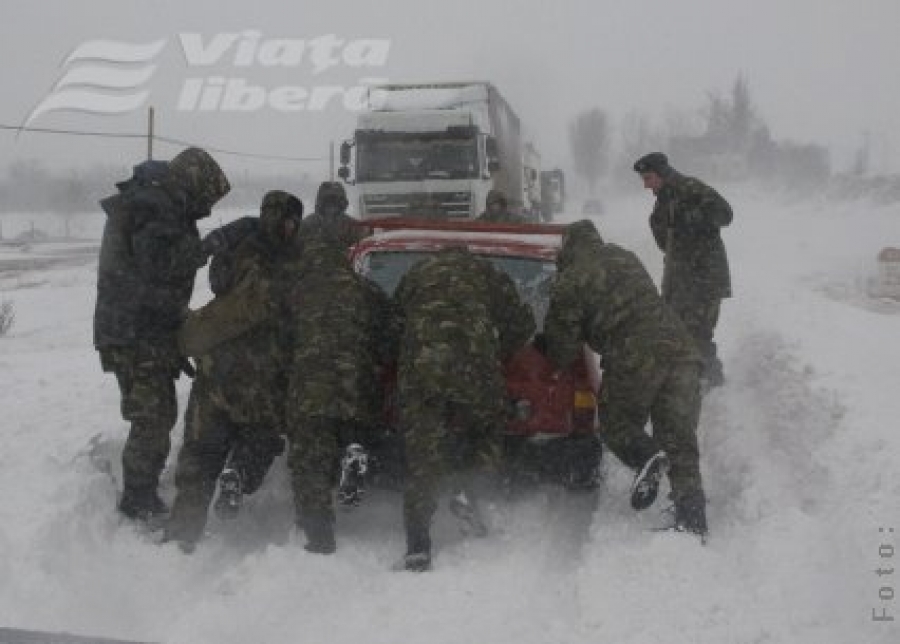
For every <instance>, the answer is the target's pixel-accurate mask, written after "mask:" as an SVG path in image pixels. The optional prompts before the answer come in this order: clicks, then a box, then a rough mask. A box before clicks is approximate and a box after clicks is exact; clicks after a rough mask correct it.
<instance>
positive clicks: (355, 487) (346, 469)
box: [337, 443, 369, 507]
mask: <svg viewBox="0 0 900 644" xmlns="http://www.w3.org/2000/svg"><path fill="white" fill-rule="evenodd" d="M368 471H369V455H368V453H367V452H366V450H365V448H364V447H363V446H362V445H360V444H359V443H352V444H350V445H348V446H347V449H346V450H345V451H344V456H343V458H341V478H340V482H339V483H338V491H337V501H338V503H339V504H340V505H343V506H347V507H354V506H357V505H359V504H360V503H361V502H362V499H363V497H364V496H365V494H366V474H367V473H368Z"/></svg>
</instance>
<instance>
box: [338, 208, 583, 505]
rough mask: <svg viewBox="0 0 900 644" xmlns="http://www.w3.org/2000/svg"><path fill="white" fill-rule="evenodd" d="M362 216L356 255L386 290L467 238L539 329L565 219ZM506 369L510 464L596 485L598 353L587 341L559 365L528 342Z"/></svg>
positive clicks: (520, 470) (524, 472)
mask: <svg viewBox="0 0 900 644" xmlns="http://www.w3.org/2000/svg"><path fill="white" fill-rule="evenodd" d="M360 223H361V224H362V225H364V226H366V227H367V228H369V229H370V230H371V231H372V234H371V235H370V236H368V237H366V238H364V239H363V240H361V241H360V242H359V243H357V244H356V246H355V247H354V248H353V249H352V251H351V260H352V262H353V265H354V267H355V269H356V270H357V272H359V273H361V274H363V275H365V276H367V277H368V278H370V279H372V280H373V281H375V282H376V283H377V284H378V285H379V286H381V287H382V288H383V289H384V291H385V292H386V293H387V294H388V295H392V294H393V292H394V290H395V289H396V288H397V285H398V284H399V282H400V279H401V278H402V277H403V275H404V274H405V273H406V271H407V270H409V268H410V267H411V266H412V265H413V264H415V263H416V262H418V261H420V260H422V259H424V258H426V257H428V256H429V255H431V254H433V253H435V252H437V251H439V250H440V249H442V248H444V247H445V246H448V245H452V246H459V245H460V244H464V245H465V246H467V247H468V249H469V251H470V252H472V253H474V254H476V255H479V256H481V257H484V258H485V259H488V260H490V261H491V262H492V263H493V264H494V265H495V266H496V267H498V268H500V269H501V270H503V271H504V272H505V273H506V274H508V275H509V276H510V277H511V278H512V279H513V281H514V282H515V284H516V286H517V287H518V289H519V294H520V295H521V296H522V298H523V299H524V300H525V301H526V302H527V303H528V304H529V305H530V306H531V308H532V311H533V312H534V317H535V322H536V323H537V328H538V331H540V330H541V329H542V327H543V320H544V316H545V314H546V312H547V305H548V303H549V292H550V283H551V280H552V278H553V276H554V274H555V273H556V263H555V259H556V254H557V252H558V250H559V247H560V243H561V236H562V232H563V230H564V227H563V226H558V225H552V224H495V223H487V222H480V221H469V220H466V221H446V220H430V219H428V220H421V219H420V220H415V219H406V218H385V219H378V220H366V221H363V222H360ZM505 373H506V387H507V392H508V394H509V401H510V403H509V405H510V414H509V418H510V420H509V421H508V423H507V425H506V427H502V428H499V430H500V431H501V432H503V435H504V444H505V449H506V456H507V459H508V460H507V463H508V465H509V470H510V472H511V473H512V474H513V475H514V476H522V477H527V478H533V477H540V478H541V479H542V480H546V479H547V478H549V479H551V480H554V481H556V482H562V483H564V484H567V485H569V486H573V487H592V486H593V485H594V484H595V483H596V480H597V473H598V472H597V470H598V466H599V462H600V441H599V436H598V424H597V400H598V394H599V388H600V374H599V371H598V368H597V364H596V361H595V357H594V354H593V353H592V352H591V351H590V350H589V349H587V347H585V351H584V359H583V360H582V361H580V362H579V363H578V364H577V365H576V367H574V368H573V369H572V370H571V371H567V372H556V371H555V370H554V368H553V367H552V365H551V364H550V362H549V361H548V360H547V358H546V357H545V356H544V355H543V354H542V353H541V352H540V351H538V350H537V349H536V348H535V347H534V346H532V345H530V344H529V345H527V346H525V347H523V348H522V349H520V350H519V352H518V353H516V354H515V355H514V356H513V357H512V358H511V359H510V360H509V362H508V363H507V364H506V365H505ZM391 385H392V383H388V386H387V389H388V390H391V389H392V386H391ZM388 415H389V416H390V415H392V414H390V413H389V414H388Z"/></svg>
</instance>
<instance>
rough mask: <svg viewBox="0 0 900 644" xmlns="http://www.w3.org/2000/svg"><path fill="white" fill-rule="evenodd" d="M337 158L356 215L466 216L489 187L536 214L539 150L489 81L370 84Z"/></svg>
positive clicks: (478, 208)
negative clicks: (352, 196) (362, 107)
mask: <svg viewBox="0 0 900 644" xmlns="http://www.w3.org/2000/svg"><path fill="white" fill-rule="evenodd" d="M340 163H341V167H340V168H339V170H338V176H340V177H341V178H342V179H343V180H344V181H346V182H348V183H350V184H353V185H355V187H356V189H355V193H356V201H357V203H355V204H354V205H355V208H354V210H355V212H356V213H357V214H358V216H359V218H360V219H371V218H374V217H387V216H416V217H433V218H443V219H447V218H456V219H474V218H476V217H478V215H480V214H481V212H482V211H483V210H484V207H485V199H486V197H487V193H488V192H489V191H490V190H491V189H494V188H495V189H498V190H501V191H503V192H504V193H505V194H506V196H507V198H508V199H509V206H510V208H511V209H513V210H515V211H517V212H521V213H522V214H524V215H525V217H526V218H528V219H529V220H533V221H538V220H539V218H540V209H541V203H540V199H541V194H540V190H541V180H540V155H539V154H538V151H537V149H536V148H535V146H534V145H533V144H532V143H531V142H529V140H528V137H527V133H526V132H525V130H524V128H523V126H522V124H521V122H520V120H519V117H518V116H517V115H516V113H515V111H513V109H512V107H510V105H509V103H507V101H506V100H505V99H504V98H503V96H502V95H501V94H500V92H498V91H497V88H496V87H494V85H492V84H491V83H487V82H480V81H479V82H458V83H416V84H389V85H376V86H372V87H371V88H369V90H368V92H367V94H366V109H365V110H364V111H362V112H360V113H359V116H358V117H357V124H356V130H355V131H354V133H353V137H352V138H351V139H350V140H348V141H345V142H344V143H343V144H342V145H341V150H340Z"/></svg>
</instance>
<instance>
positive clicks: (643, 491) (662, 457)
mask: <svg viewBox="0 0 900 644" xmlns="http://www.w3.org/2000/svg"><path fill="white" fill-rule="evenodd" d="M668 471H669V459H668V458H666V454H665V452H657V453H656V454H654V455H653V456H651V457H650V458H649V459H648V460H647V462H646V463H644V466H643V467H642V468H641V469H640V471H638V473H637V474H636V475H635V477H634V483H632V484H631V507H632V508H634V509H635V510H646V509H647V508H649V507H650V506H651V505H653V502H654V501H655V500H656V495H657V493H658V492H659V481H660V479H662V477H663V476H665V475H666V472H668Z"/></svg>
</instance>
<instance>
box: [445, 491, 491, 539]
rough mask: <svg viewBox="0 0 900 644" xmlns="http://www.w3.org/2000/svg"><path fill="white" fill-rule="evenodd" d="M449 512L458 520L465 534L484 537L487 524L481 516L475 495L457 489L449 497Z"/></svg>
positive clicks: (486, 531)
mask: <svg viewBox="0 0 900 644" xmlns="http://www.w3.org/2000/svg"><path fill="white" fill-rule="evenodd" d="M450 512H451V513H452V514H453V516H455V517H456V520H457V521H458V522H459V529H460V530H461V531H462V533H463V534H465V535H467V536H468V535H471V536H473V537H485V536H487V533H488V528H487V525H485V523H484V519H483V518H482V516H481V511H480V510H479V508H478V502H477V501H476V500H475V497H474V496H473V495H472V494H471V493H470V492H469V493H467V492H466V491H465V490H457V491H456V492H454V493H453V496H452V497H451V498H450Z"/></svg>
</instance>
